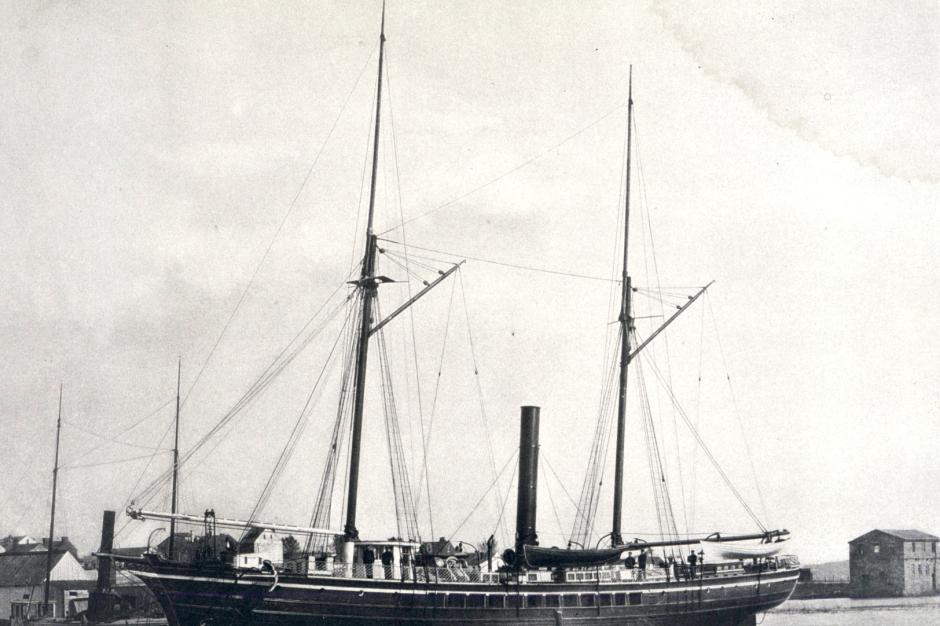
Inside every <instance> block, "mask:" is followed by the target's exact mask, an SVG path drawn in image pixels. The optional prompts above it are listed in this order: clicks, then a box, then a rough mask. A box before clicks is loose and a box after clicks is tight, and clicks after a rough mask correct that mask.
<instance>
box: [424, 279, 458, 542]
mask: <svg viewBox="0 0 940 626" xmlns="http://www.w3.org/2000/svg"><path fill="white" fill-rule="evenodd" d="M456 286H457V283H456V282H455V283H451V288H450V302H449V303H448V305H447V319H446V321H445V322H444V339H443V341H441V358H440V361H439V364H438V368H437V379H436V380H435V383H434V397H433V398H432V400H431V416H430V419H429V420H428V430H427V433H422V439H423V441H424V443H423V448H424V455H423V457H424V461H423V471H422V474H421V477H420V479H419V480H418V500H417V502H416V503H415V506H416V507H418V508H420V506H421V496H422V495H423V494H422V492H421V486H422V484H423V485H424V486H425V488H426V490H427V495H428V523H429V524H430V527H431V536H432V537H434V536H435V534H434V518H433V515H432V512H431V479H430V474H429V473H428V454H427V452H428V448H430V446H431V432H432V430H433V429H434V415H435V411H436V410H437V397H438V392H439V391H440V387H441V373H442V372H443V369H444V354H445V352H446V351H447V335H448V331H449V330H450V318H451V313H452V312H453V309H454V292H455V291H456Z"/></svg>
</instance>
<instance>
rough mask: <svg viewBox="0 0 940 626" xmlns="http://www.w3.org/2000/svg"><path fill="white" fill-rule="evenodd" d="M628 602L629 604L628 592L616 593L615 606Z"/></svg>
mask: <svg viewBox="0 0 940 626" xmlns="http://www.w3.org/2000/svg"><path fill="white" fill-rule="evenodd" d="M626 604H627V594H625V593H615V594H614V606H625V605H626Z"/></svg>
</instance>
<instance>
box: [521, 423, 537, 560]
mask: <svg viewBox="0 0 940 626" xmlns="http://www.w3.org/2000/svg"><path fill="white" fill-rule="evenodd" d="M538 477H539V407H537V406H524V407H522V420H521V425H520V429H519V487H518V489H519V496H518V499H517V501H516V562H517V563H520V564H521V563H525V554H524V552H523V546H529V545H535V546H537V545H539V541H538V535H537V534H536V532H535V519H536V504H537V498H538Z"/></svg>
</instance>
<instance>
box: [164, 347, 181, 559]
mask: <svg viewBox="0 0 940 626" xmlns="http://www.w3.org/2000/svg"><path fill="white" fill-rule="evenodd" d="M182 371H183V359H182V357H180V359H179V361H177V363H176V433H175V434H174V436H173V494H172V496H171V502H170V512H171V513H173V514H174V515H175V514H176V508H177V503H178V495H177V489H178V487H179V471H180V378H181V374H182ZM175 543H176V518H172V519H170V549H169V552H168V554H167V556H168V557H169V558H170V559H171V560H172V559H173V548H174V547H175V545H174V544H175Z"/></svg>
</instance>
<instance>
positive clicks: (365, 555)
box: [362, 548, 375, 578]
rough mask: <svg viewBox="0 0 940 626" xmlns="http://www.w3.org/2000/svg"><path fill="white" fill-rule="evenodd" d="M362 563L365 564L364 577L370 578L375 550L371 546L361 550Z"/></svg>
mask: <svg viewBox="0 0 940 626" xmlns="http://www.w3.org/2000/svg"><path fill="white" fill-rule="evenodd" d="M362 563H363V564H364V565H365V566H366V578H372V564H373V563H375V552H373V551H372V548H366V549H365V550H363V551H362Z"/></svg>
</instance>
